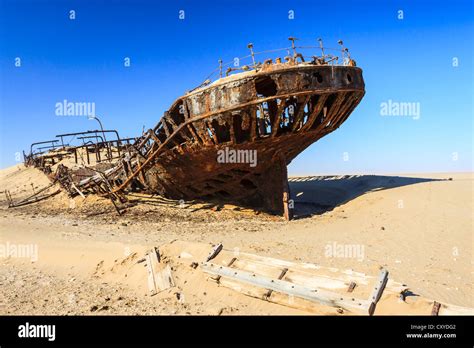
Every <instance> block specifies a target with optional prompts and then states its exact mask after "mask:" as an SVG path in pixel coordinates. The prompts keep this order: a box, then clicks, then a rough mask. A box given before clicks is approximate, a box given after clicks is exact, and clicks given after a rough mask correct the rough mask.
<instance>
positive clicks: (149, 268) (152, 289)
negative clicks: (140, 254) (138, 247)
mask: <svg viewBox="0 0 474 348" xmlns="http://www.w3.org/2000/svg"><path fill="white" fill-rule="evenodd" d="M145 262H146V269H147V274H148V290H149V291H150V294H151V295H152V296H153V295H156V294H157V293H158V292H157V291H156V284H155V277H154V275H153V267H152V265H151V257H150V255H149V254H146V255H145Z"/></svg>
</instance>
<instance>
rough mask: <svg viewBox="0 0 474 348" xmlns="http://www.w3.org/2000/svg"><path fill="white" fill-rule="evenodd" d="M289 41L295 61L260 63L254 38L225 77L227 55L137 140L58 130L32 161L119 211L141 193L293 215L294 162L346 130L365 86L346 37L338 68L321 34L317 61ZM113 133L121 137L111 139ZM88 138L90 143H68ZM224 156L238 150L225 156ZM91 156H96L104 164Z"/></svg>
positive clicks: (28, 159) (72, 190) (73, 191)
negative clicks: (66, 161)
mask: <svg viewBox="0 0 474 348" xmlns="http://www.w3.org/2000/svg"><path fill="white" fill-rule="evenodd" d="M289 40H291V41H292V47H291V48H286V49H284V50H286V51H287V52H288V53H289V52H290V50H292V51H293V55H292V56H290V55H288V56H286V57H285V62H282V60H281V58H276V60H275V62H273V60H272V59H267V60H265V61H264V63H257V62H256V61H255V54H254V52H253V49H252V47H253V45H252V44H249V45H248V47H249V48H250V52H251V55H250V56H247V57H243V58H248V57H252V63H253V64H252V65H251V66H247V65H244V66H242V67H240V66H239V67H234V68H232V67H228V68H227V71H226V76H225V77H223V70H222V68H223V64H222V61H220V67H219V71H220V74H219V75H220V78H218V79H217V80H215V81H214V82H213V83H211V81H210V80H206V81H205V82H204V83H203V84H202V85H201V86H199V87H197V88H195V89H194V90H192V91H190V92H188V93H186V94H185V95H183V96H182V97H180V98H178V99H177V100H175V102H174V103H173V104H172V106H171V107H170V108H169V110H167V111H166V112H165V113H164V115H163V117H162V118H161V119H160V120H159V122H158V123H157V124H156V126H155V127H154V128H152V129H149V130H148V131H146V132H143V134H142V135H141V136H140V137H138V138H134V139H133V143H131V138H128V139H120V137H119V136H118V133H117V132H116V131H115V130H105V131H104V130H103V128H102V124H101V122H100V120H98V119H97V120H98V121H99V123H100V126H101V131H99V130H95V131H87V132H79V133H70V134H60V135H57V137H59V138H60V139H61V146H60V147H59V148H57V147H58V145H57V143H58V141H59V140H51V141H46V142H39V143H34V144H32V146H31V151H30V154H29V155H25V164H26V165H34V166H36V167H39V168H40V169H42V170H43V171H44V172H45V173H46V174H48V175H49V176H50V178H51V180H52V181H53V182H59V184H60V186H61V187H62V188H63V189H64V190H65V191H67V192H68V194H69V195H70V196H74V195H77V194H80V195H83V196H84V195H86V194H89V193H95V194H100V195H103V196H107V197H109V198H110V199H111V200H112V202H114V205H115V207H116V208H117V211H118V212H119V214H120V209H119V208H118V206H117V204H116V203H117V202H121V203H125V202H126V201H127V193H129V192H136V191H138V192H147V193H152V194H160V195H162V196H164V197H167V198H171V199H176V200H181V199H183V200H195V199H200V200H217V201H219V202H223V203H225V202H229V203H236V204H239V205H243V206H250V207H256V208H260V209H263V210H266V211H269V212H271V213H275V214H283V215H284V216H285V217H286V218H287V219H291V215H292V205H291V199H290V197H291V196H290V192H289V186H288V177H287V165H288V164H289V163H290V162H291V161H292V160H293V159H294V158H295V157H296V156H297V155H298V154H300V153H301V152H302V151H303V150H304V149H306V148H307V147H308V146H310V145H311V144H313V143H314V142H316V141H317V140H318V139H320V138H322V137H323V136H325V135H327V134H329V133H331V132H333V131H334V130H336V129H337V128H338V127H340V126H341V124H342V123H343V122H344V121H345V120H346V119H347V118H348V117H349V115H350V114H351V113H352V111H353V110H354V109H355V108H356V107H357V105H358V104H359V103H360V101H361V100H362V98H363V96H364V94H365V84H364V79H363V77H362V70H361V69H360V68H358V67H356V63H355V61H354V60H352V59H351V58H350V54H349V52H348V50H347V48H345V47H344V46H343V43H342V41H339V44H340V45H341V53H342V61H343V62H342V64H337V61H338V59H339V57H338V56H334V55H331V54H326V53H325V49H324V48H323V45H322V41H321V40H318V41H320V49H321V53H322V55H321V56H311V57H310V58H311V60H310V61H306V60H305V58H306V59H307V58H308V57H305V56H303V55H302V54H301V53H298V52H297V51H296V49H297V48H298V47H296V46H295V45H294V40H296V39H295V38H289ZM300 48H308V47H300ZM309 48H311V47H309ZM261 53H264V52H260V53H259V54H261ZM243 58H242V59H243ZM226 65H229V63H227V64H226ZM235 71H242V72H238V73H234V74H232V72H235ZM110 132H112V133H113V134H116V138H117V139H113V140H110V138H109V140H107V139H106V134H111V133H110ZM114 132H115V133H114ZM79 135H80V137H79V139H82V140H83V144H82V145H80V146H75V147H74V146H70V145H66V144H65V143H64V141H63V140H64V139H65V138H67V137H69V136H79ZM94 138H97V139H100V140H101V141H96V142H94V141H93V140H91V139H94ZM44 144H49V145H48V146H46V148H47V149H49V148H51V147H52V148H53V150H52V151H50V152H47V153H44V151H39V152H34V151H33V145H35V146H37V145H42V147H41V148H39V150H41V149H44V148H45V146H44ZM58 151H59V152H58ZM223 153H225V154H226V156H227V154H229V153H232V154H233V156H232V155H231V156H229V157H225V156H224V160H222V154H223ZM81 154H82V155H81ZM84 154H85V157H86V159H87V165H86V164H84V163H83V165H82V166H81V165H80V166H79V169H77V168H76V169H71V168H67V167H66V166H64V165H62V164H59V165H58V166H57V168H56V169H55V172H54V173H53V172H52V169H51V168H52V166H53V165H54V163H58V162H59V161H61V158H62V157H63V156H73V157H74V158H75V163H76V164H78V160H79V157H81V156H82V157H84V156H83V155H84ZM89 154H91V155H92V156H94V155H95V157H96V160H95V162H96V165H92V164H91V163H90V156H89ZM236 154H237V158H236V156H235V155H236ZM238 154H241V155H242V157H239V155H238ZM251 155H253V156H251ZM102 156H104V157H105V162H104V160H103V157H102ZM251 157H252V158H251ZM242 158H243V159H245V160H242ZM82 161H84V160H82Z"/></svg>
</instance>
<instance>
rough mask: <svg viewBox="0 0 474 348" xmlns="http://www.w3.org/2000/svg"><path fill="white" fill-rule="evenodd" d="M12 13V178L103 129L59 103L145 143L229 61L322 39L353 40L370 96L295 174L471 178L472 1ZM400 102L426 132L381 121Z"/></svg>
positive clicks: (3, 101) (4, 151) (6, 30)
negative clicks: (25, 164) (55, 146)
mask: <svg viewBox="0 0 474 348" xmlns="http://www.w3.org/2000/svg"><path fill="white" fill-rule="evenodd" d="M0 3H1V8H0V30H1V31H0V69H1V70H0V118H1V123H0V137H1V138H0V146H1V148H0V167H2V168H3V167H6V166H10V165H12V164H14V163H15V153H16V152H21V151H22V150H26V149H28V148H29V144H30V143H32V142H34V141H41V140H48V139H52V138H54V136H55V135H56V134H59V133H65V132H75V131H81V130H86V129H96V128H97V124H96V123H94V121H90V120H88V119H87V118H86V117H60V116H56V115H55V104H56V103H57V102H61V101H62V100H64V99H67V100H69V101H87V102H95V104H96V113H97V115H99V116H100V118H101V120H102V122H103V123H104V127H105V128H116V129H117V130H118V131H119V132H120V134H121V136H122V137H128V136H130V137H132V136H137V135H139V134H140V132H141V130H142V127H143V126H145V127H147V128H150V127H152V126H153V125H155V124H156V123H157V122H158V120H159V118H160V117H161V115H162V114H163V111H165V110H166V109H168V107H169V106H170V105H171V104H172V103H173V101H174V100H175V98H177V97H179V96H180V95H182V94H183V93H184V92H185V91H187V90H189V89H191V88H193V87H195V86H197V85H198V84H200V83H201V82H202V81H203V80H204V78H205V77H206V76H207V75H208V74H209V73H210V72H211V71H212V70H213V69H215V68H216V66H217V60H218V59H219V58H222V59H223V60H224V61H229V60H232V59H233V58H234V57H238V56H243V55H246V54H247V53H248V50H247V48H246V45H247V43H249V42H253V44H254V46H255V50H257V51H259V50H266V49H272V48H279V47H285V46H287V45H288V40H287V38H288V37H289V36H295V37H297V38H299V39H300V42H299V43H300V44H302V45H316V44H317V42H316V38H317V37H321V38H323V40H324V42H325V45H326V46H330V47H337V40H338V39H343V40H344V43H345V45H346V46H347V47H348V48H349V49H350V51H351V54H352V56H353V58H354V59H355V60H356V61H357V64H358V66H360V67H361V68H362V69H363V71H364V78H365V82H366V95H365V97H364V99H363V100H362V102H361V104H360V105H359V107H358V108H357V109H356V110H355V111H354V112H353V114H352V115H351V116H350V117H349V119H348V120H347V121H346V122H345V123H344V124H343V125H342V126H341V127H340V128H339V129H338V130H336V131H335V132H334V133H332V134H330V135H328V136H326V137H325V138H323V139H321V140H320V141H318V142H317V143H315V144H313V145H312V146H311V147H310V148H308V149H307V150H306V151H304V152H303V153H302V154H300V155H299V156H298V157H297V158H296V159H295V160H294V161H293V162H292V163H291V165H290V167H289V170H290V174H311V173H327V174H336V173H339V174H349V173H413V172H453V171H472V168H473V133H474V132H473V121H472V119H473V67H472V64H473V39H472V36H473V35H472V33H473V22H474V19H473V8H472V6H473V5H472V1H470V0H467V1H414V0H411V1H390V0H384V1H335V2H329V1H324V2H323V1H297V0H291V1H275V0H274V1H270V0H269V1H259V0H254V1H225V0H222V1H207V2H200V1H195V0H192V1H184V0H175V1H131V0H130V1H128V0H125V1H23V0H14V1H12V0H0ZM70 10H74V11H75V13H76V18H75V19H74V20H70V19H69V11H70ZM180 10H184V11H185V12H184V14H185V19H184V20H180V19H179V11H180ZM290 10H292V11H294V19H289V18H288V14H289V11H290ZM399 10H402V11H403V19H398V15H399V13H398V11H399ZM315 53H318V52H315ZM17 57H19V58H20V59H21V67H15V58H17ZM125 57H129V58H130V59H131V66H130V67H125V66H124V58H125ZM453 58H457V60H458V66H457V67H454V66H453ZM389 99H390V100H392V101H398V102H416V103H420V104H419V105H420V110H421V114H420V118H419V119H418V120H414V119H413V118H412V117H406V116H405V117H401V116H398V117H396V116H381V115H380V104H381V103H382V102H386V101H388V100H389ZM344 153H346V156H347V157H346V158H347V159H348V160H347V161H344V160H343V158H344Z"/></svg>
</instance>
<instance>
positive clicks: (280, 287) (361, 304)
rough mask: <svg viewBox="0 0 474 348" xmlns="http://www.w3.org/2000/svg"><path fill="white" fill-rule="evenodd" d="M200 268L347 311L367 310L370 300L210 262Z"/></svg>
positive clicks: (207, 271) (210, 272)
mask: <svg viewBox="0 0 474 348" xmlns="http://www.w3.org/2000/svg"><path fill="white" fill-rule="evenodd" d="M201 268H202V269H203V270H204V271H205V272H206V273H209V274H213V275H220V276H221V277H226V278H230V279H234V280H238V281H241V282H243V283H246V284H250V285H254V286H258V287H262V288H266V289H271V290H274V291H278V292H283V293H286V294H289V295H293V296H296V297H300V298H303V299H306V300H309V301H313V302H317V303H320V304H323V305H326V306H331V307H340V308H343V309H346V310H348V311H359V312H367V311H368V309H369V305H370V302H369V301H368V300H362V299H356V298H349V297H346V296H343V295H340V294H337V293H332V292H329V291H326V290H321V289H310V288H307V287H304V286H301V285H298V284H293V283H290V282H287V281H283V280H278V279H271V278H267V277H262V276H259V275H256V274H255V273H250V272H245V271H240V270H236V269H231V268H229V267H225V266H218V265H214V264H212V263H203V264H202V265H201Z"/></svg>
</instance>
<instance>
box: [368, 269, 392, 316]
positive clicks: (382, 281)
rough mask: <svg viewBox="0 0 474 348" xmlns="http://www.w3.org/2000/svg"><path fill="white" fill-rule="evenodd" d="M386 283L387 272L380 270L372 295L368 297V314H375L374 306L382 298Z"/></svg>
mask: <svg viewBox="0 0 474 348" xmlns="http://www.w3.org/2000/svg"><path fill="white" fill-rule="evenodd" d="M387 281H388V271H387V270H386V269H382V270H381V271H380V275H379V277H378V279H377V281H376V282H375V286H374V289H373V291H372V294H371V295H370V297H369V301H370V302H371V303H370V306H369V314H370V315H373V314H374V312H375V306H376V305H377V302H378V301H379V300H380V297H381V296H382V292H383V290H384V289H385V286H386V285H387Z"/></svg>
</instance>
